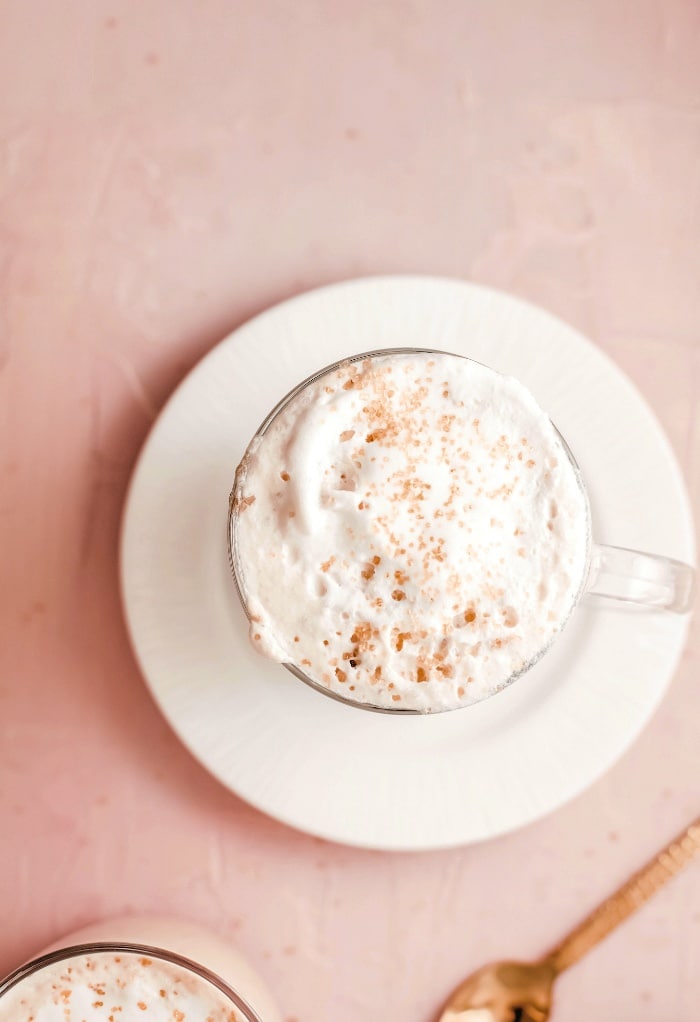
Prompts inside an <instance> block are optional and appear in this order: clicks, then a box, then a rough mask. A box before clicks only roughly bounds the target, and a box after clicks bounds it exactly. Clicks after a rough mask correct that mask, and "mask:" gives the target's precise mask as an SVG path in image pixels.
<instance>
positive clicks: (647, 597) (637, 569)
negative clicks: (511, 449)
mask: <svg viewBox="0 0 700 1022" xmlns="http://www.w3.org/2000/svg"><path fill="white" fill-rule="evenodd" d="M407 354H408V355H410V354H413V355H446V356H449V357H450V358H460V359H464V360H465V361H467V362H474V361H475V360H474V359H470V358H468V356H466V355H458V354H456V353H454V352H447V351H440V350H438V349H435V348H381V349H377V350H374V351H367V352H362V353H360V354H357V355H351V356H349V357H348V358H344V359H340V360H339V361H337V362H333V363H332V364H331V365H328V366H325V367H324V368H323V369H320V370H319V371H318V372H316V373H313V374H312V375H311V376H309V377H307V378H306V379H305V380H302V381H301V383H299V384H297V385H296V386H295V387H293V388H292V390H290V391H289V392H288V393H287V394H285V396H284V397H283V398H282V399H281V400H280V401H279V402H278V403H277V404H276V405H275V407H274V408H273V409H272V410H271V411H270V412H269V413H268V415H266V416H265V418H264V420H263V421H262V423H261V424H260V426H259V427H258V429H257V430H256V432H255V434H254V436H253V437H251V440H250V442H249V444H248V447H247V449H246V453H247V451H248V450H249V449H250V447H251V445H252V444H254V443H256V442H257V441H258V440H259V439H260V438H261V437H263V436H264V435H265V433H266V432H267V430H268V429H269V428H270V426H271V425H272V424H273V423H274V422H275V420H276V419H277V417H278V416H279V415H280V413H281V412H282V411H283V410H284V409H285V408H286V407H287V405H288V404H289V403H290V402H291V401H293V400H294V399H295V398H296V397H297V396H298V395H299V394H301V393H302V391H304V390H305V389H306V388H307V387H309V386H311V385H312V384H314V383H316V382H317V381H318V380H320V379H322V378H323V377H325V376H328V375H330V374H332V373H334V372H336V371H337V370H338V369H340V368H342V367H344V366H347V365H351V364H352V363H354V362H361V361H363V360H365V359H371V358H386V357H390V356H391V355H407ZM480 364H481V363H480ZM484 368H487V369H489V370H490V372H493V373H496V374H497V375H499V374H498V373H497V371H496V370H494V369H491V368H490V367H489V366H485V367H484ZM552 425H553V426H554V428H555V430H556V432H557V434H558V436H559V440H560V441H561V444H562V446H563V448H564V451H565V452H566V455H567V457H568V459H569V461H570V463H571V465H572V467H573V469H574V472H575V473H576V477H577V479H578V482H579V485H580V487H581V490H582V492H583V494H584V497H585V501H586V512H587V519H588V559H587V566H586V570H585V571H584V573H583V577H582V581H581V585H580V587H579V590H578V593H577V595H576V599H575V600H574V603H573V606H572V608H571V611H570V613H569V617H570V616H571V614H572V613H573V612H574V611H575V609H576V607H577V606H578V604H579V603H580V601H581V599H582V598H583V597H584V596H586V595H592V596H603V597H607V598H609V599H612V600H616V601H619V602H622V603H627V604H636V605H637V606H642V607H646V608H649V609H651V610H660V611H670V612H672V613H676V614H684V613H686V612H687V611H688V610H690V607H691V604H692V600H693V591H694V580H695V570H694V568H693V567H691V566H690V565H689V564H685V563H683V562H682V561H677V560H674V559H673V558H670V557H663V556H661V555H658V554H651V553H645V552H643V551H640V550H631V549H628V548H626V547H618V546H609V545H606V544H601V543H596V542H594V540H593V538H592V530H591V509H590V501H589V499H588V493H587V490H586V486H585V483H584V481H583V478H582V475H581V470H580V468H579V465H578V463H577V461H576V459H575V458H574V455H573V453H572V451H571V448H570V447H569V445H568V443H567V442H566V439H565V438H564V437H563V436H562V434H561V433H560V432H559V430H558V429H557V427H556V425H555V424H554V423H552ZM239 486H240V477H239V475H238V474H237V475H236V479H235V480H234V485H233V489H232V490H231V494H230V498H229V512H228V551H229V562H230V566H231V570H232V573H233V578H234V581H235V584H236V588H237V590H238V595H239V597H240V600H241V604H242V606H243V609H244V611H245V613H246V615H247V616H248V618H249V620H250V612H249V610H248V599H247V594H246V588H245V568H244V565H243V563H242V560H241V556H240V551H239V547H238V540H237V523H238V519H239V512H238V511H237V507H238V506H239V502H238V500H237V498H239V497H242V496H243V494H242V492H239ZM567 620H568V618H567ZM564 624H566V622H564ZM563 627H564V625H562V628H561V629H560V630H559V632H558V633H557V635H555V638H554V640H553V641H556V638H557V637H558V635H559V634H560V633H561V631H562V629H563ZM553 641H552V642H550V643H549V644H548V645H547V646H545V647H544V648H543V649H542V650H540V652H539V654H538V655H537V656H536V657H535V658H534V659H533V660H531V661H530V662H529V663H527V664H525V666H524V667H522V668H520V669H519V670H518V671H516V672H515V673H513V674H512V675H511V676H510V677H509V678H508V679H507V681H506V682H505V683H504V684H503V685H502V686H501V687H500V688H499V689H498V691H501V690H502V689H503V688H507V687H508V686H509V685H511V684H512V682H514V681H515V680H516V679H517V678H520V677H522V675H523V674H525V673H526V672H527V671H529V670H530V669H531V668H532V667H534V665H535V664H536V663H537V662H538V661H539V660H540V659H541V657H542V656H543V655H544V654H545V653H546V652H547V650H548V649H549V648H550V647H551V645H552V644H553ZM282 666H283V667H285V668H286V669H287V670H288V671H290V672H291V673H292V674H293V675H294V676H295V677H297V678H299V679H300V680H301V681H303V682H304V683H305V684H306V685H309V686H310V687H311V688H313V689H314V690H315V691H317V692H321V693H322V694H323V695H325V696H328V697H329V698H331V699H335V700H336V701H338V702H342V703H346V704H348V705H350V706H354V707H357V708H359V709H364V710H372V711H373V712H376V713H393V714H401V715H403V716H406V715H416V714H417V715H421V714H425V713H426V712H431V711H426V710H416V709H406V708H403V707H387V706H375V705H373V704H371V703H366V702H359V701H358V700H355V699H353V698H352V697H349V696H344V695H341V694H340V693H339V692H334V691H332V690H330V689H328V688H326V687H325V686H324V685H323V684H322V683H320V682H317V681H315V680H314V679H313V678H311V677H309V675H308V674H306V673H305V672H304V671H302V670H301V668H300V667H299V666H298V665H296V664H294V663H284V664H282ZM493 694H496V693H493ZM469 705H474V704H473V703H472V704H469ZM455 709H467V706H463V707H455ZM433 712H434V711H433ZM437 712H450V710H440V711H437Z"/></svg>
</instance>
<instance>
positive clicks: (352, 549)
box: [234, 351, 589, 710]
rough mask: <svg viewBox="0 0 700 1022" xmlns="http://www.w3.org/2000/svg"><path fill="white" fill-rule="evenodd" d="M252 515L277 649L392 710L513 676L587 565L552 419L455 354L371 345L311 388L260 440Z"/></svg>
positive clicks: (576, 495) (341, 689)
mask: <svg viewBox="0 0 700 1022" xmlns="http://www.w3.org/2000/svg"><path fill="white" fill-rule="evenodd" d="M234 514H235V529H236V552H237V559H238V567H239V581H240V582H241V583H242V589H243V592H244V596H245V600H246V604H247V610H248V613H249V615H250V617H251V637H252V640H253V642H254V643H255V645H256V647H257V648H258V649H259V650H260V652H262V653H264V654H265V655H267V656H269V657H271V658H273V659H275V660H278V661H280V662H285V663H293V664H294V665H296V666H297V667H298V668H299V669H300V670H301V671H302V672H303V673H304V674H306V675H307V676H308V677H309V678H311V679H312V680H313V681H315V682H316V683H318V684H320V685H323V686H325V687H327V688H328V689H330V690H331V691H334V692H336V693H338V694H341V695H342V696H344V697H345V698H348V699H351V700H356V701H357V702H359V703H369V704H372V705H375V706H381V707H389V708H392V709H418V710H444V709H452V708H455V707H457V706H462V705H467V704H469V703H472V702H475V701H477V700H479V699H482V698H484V697H485V696H487V695H490V694H492V693H493V692H495V691H497V690H498V689H499V688H501V687H503V685H504V684H506V683H507V682H508V681H509V680H510V679H512V678H513V677H514V676H515V675H517V674H518V673H519V672H521V671H522V670H524V669H525V668H526V667H528V666H529V665H530V664H531V663H532V662H533V661H534V660H536V659H537V657H538V656H539V655H540V654H541V653H542V651H543V650H544V649H546V648H547V646H548V645H549V644H550V643H551V641H552V640H553V639H554V638H555V636H556V635H557V633H558V632H559V631H560V629H561V628H562V626H563V624H564V623H565V621H566V619H567V617H568V615H569V613H570V611H571V609H572V607H573V606H574V604H575V602H576V599H577V598H578V595H579V592H580V590H581V586H582V583H583V579H584V575H585V571H586V566H587V558H588V547H589V512H588V504H587V500H586V496H585V493H584V491H583V488H582V486H581V483H580V480H579V477H578V472H577V470H576V468H575V466H574V464H573V462H572V461H571V459H570V457H569V455H568V453H567V450H566V448H565V447H564V444H563V442H562V440H561V438H560V436H559V434H558V433H557V431H556V430H555V428H554V427H553V425H552V423H551V422H550V420H549V418H548V417H547V415H546V414H545V413H544V412H543V411H542V410H541V409H540V408H539V406H538V405H537V403H536V402H535V400H534V398H533V397H532V396H531V394H530V393H529V391H528V390H527V389H526V388H525V387H524V386H523V385H522V384H520V383H519V382H518V381H517V380H514V379H512V378H509V377H506V376H502V375H500V374H499V373H496V372H494V371H492V370H490V369H487V368H486V367H484V366H482V365H479V364H478V363H475V362H472V361H470V360H468V359H464V358H461V357H459V356H455V355H448V354H443V353H436V352H407V351H395V352H384V353H380V354H377V355H372V356H368V357H367V358H364V359H362V360H359V361H352V362H346V363H343V364H341V365H339V366H337V367H335V368H334V369H332V370H331V371H329V372H327V373H325V374H323V375H321V376H320V377H319V378H318V379H316V380H315V381H313V382H312V383H309V384H307V385H306V386H305V387H303V388H302V389H300V390H299V391H297V392H296V393H295V395H294V396H293V397H292V398H291V399H290V400H289V401H288V402H287V403H286V404H284V405H283V407H282V408H281V409H280V411H279V412H278V413H277V415H276V416H275V417H274V418H273V420H272V422H271V423H270V424H269V426H268V428H267V430H266V431H265V432H264V433H263V435H261V436H258V437H256V438H255V439H254V440H253V442H252V443H251V445H250V447H249V449H248V451H247V452H246V455H245V457H244V459H243V461H242V463H241V465H240V466H239V469H238V472H237V477H236V486H235V506H234ZM241 576H242V577H241Z"/></svg>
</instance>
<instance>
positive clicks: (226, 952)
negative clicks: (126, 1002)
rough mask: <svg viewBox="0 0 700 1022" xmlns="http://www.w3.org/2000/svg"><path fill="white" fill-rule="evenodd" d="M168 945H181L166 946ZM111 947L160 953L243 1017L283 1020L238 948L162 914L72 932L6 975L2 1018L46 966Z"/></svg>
mask: <svg viewBox="0 0 700 1022" xmlns="http://www.w3.org/2000/svg"><path fill="white" fill-rule="evenodd" d="M163 945H166V946H167V947H168V948H173V949H177V950H166V949H165V947H164V946H163ZM105 952H106V953H107V954H118V955H120V956H127V955H133V956H135V957H138V958H143V957H148V958H154V959H158V960H160V961H163V962H166V963H167V964H168V965H169V966H172V967H173V968H174V969H175V970H178V971H179V970H182V971H183V972H184V973H186V974H188V975H190V976H196V977H198V978H199V979H202V980H204V981H205V982H206V983H207V984H210V985H211V986H213V987H215V988H216V990H217V991H219V992H220V993H221V994H222V995H223V997H224V999H225V1003H226V1004H227V1005H228V1004H230V1006H231V1010H232V1011H233V1010H235V1013H236V1014H235V1017H236V1019H238V1020H239V1022H281V1015H280V1013H279V1011H278V1009H277V1006H276V1004H275V1003H274V999H273V997H272V995H271V993H270V992H269V991H268V990H267V988H266V986H265V985H264V983H263V981H262V980H261V978H260V977H259V976H258V975H257V973H256V972H254V970H253V969H252V968H251V967H250V966H249V965H248V963H247V962H246V961H245V959H243V958H242V957H241V955H240V954H239V953H238V952H237V951H236V950H235V949H234V948H232V947H231V946H230V945H229V944H228V943H226V942H225V941H223V940H222V939H221V938H220V937H218V936H217V935H216V934H214V933H210V932H209V931H208V930H206V929H204V928H202V927H201V926H198V925H195V924H192V923H188V922H185V921H183V920H180V919H171V918H164V917H160V916H153V917H152V916H130V917H124V918H120V919H110V920H106V921H102V922H100V923H96V924H93V925H92V926H88V927H85V928H83V929H81V930H77V931H75V932H73V933H71V934H68V935H66V936H65V937H63V938H62V939H61V940H60V941H58V942H56V943H55V944H52V945H51V946H50V947H49V948H48V949H47V950H46V951H44V952H43V953H41V954H40V955H38V956H37V957H35V958H33V959H32V960H31V961H29V962H26V963H25V964H24V965H21V966H19V968H17V969H15V970H14V972H12V973H10V975H9V976H7V977H6V978H5V979H0V1020H1V1022H5V1018H6V1016H5V1014H4V1013H3V1006H4V1004H6V1003H7V999H9V997H10V992H11V991H14V992H15V994H17V993H20V992H21V987H22V984H27V985H28V984H29V982H30V981H31V980H32V978H34V977H36V976H37V974H38V973H39V972H40V971H41V970H42V969H46V970H50V969H53V968H54V967H55V966H56V965H60V964H61V963H63V962H69V961H70V960H75V959H76V958H80V957H82V956H85V955H91V954H98V953H105ZM195 959H196V960H195ZM203 962H206V963H207V965H204V964H202V963H203ZM224 977H225V978H224ZM234 987H235V989H234ZM253 1005H254V1007H253ZM260 1012H262V1014H260ZM8 1018H9V1017H8ZM124 1022H127V1020H126V1019H125V1020H124Z"/></svg>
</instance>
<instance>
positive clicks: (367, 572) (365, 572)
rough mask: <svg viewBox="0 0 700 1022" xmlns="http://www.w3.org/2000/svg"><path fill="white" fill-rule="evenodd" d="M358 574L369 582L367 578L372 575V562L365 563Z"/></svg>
mask: <svg viewBox="0 0 700 1022" xmlns="http://www.w3.org/2000/svg"><path fill="white" fill-rule="evenodd" d="M360 574H361V575H362V577H363V578H366V579H367V581H368V582H369V580H370V579H371V578H372V576H373V575H374V565H373V564H365V566H364V568H363V569H362V571H361V572H360Z"/></svg>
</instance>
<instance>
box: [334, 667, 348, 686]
mask: <svg viewBox="0 0 700 1022" xmlns="http://www.w3.org/2000/svg"><path fill="white" fill-rule="evenodd" d="M335 676H336V678H337V679H338V681H339V682H341V683H342V682H344V681H345V680H346V679H347V674H346V673H345V671H341V669H340V668H339V667H336V669H335Z"/></svg>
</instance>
